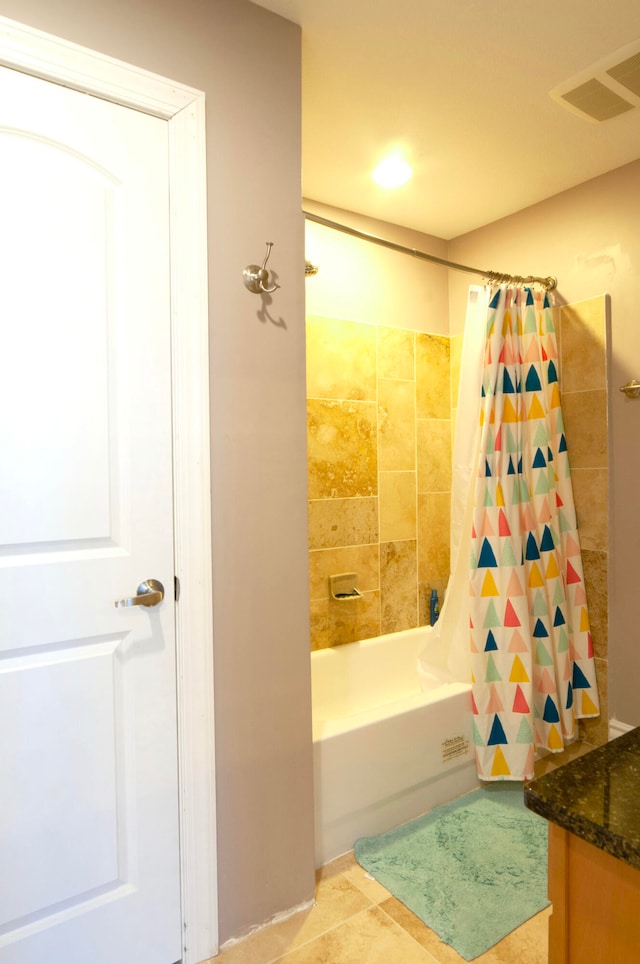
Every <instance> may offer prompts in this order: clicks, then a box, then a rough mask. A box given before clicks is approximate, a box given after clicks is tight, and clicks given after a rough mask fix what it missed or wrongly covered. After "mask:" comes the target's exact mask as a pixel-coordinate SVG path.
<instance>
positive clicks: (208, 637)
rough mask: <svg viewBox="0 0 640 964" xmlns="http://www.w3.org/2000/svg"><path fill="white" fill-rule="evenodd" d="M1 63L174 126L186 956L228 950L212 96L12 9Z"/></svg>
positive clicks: (0, 29)
mask: <svg viewBox="0 0 640 964" xmlns="http://www.w3.org/2000/svg"><path fill="white" fill-rule="evenodd" d="M0 65H2V66H4V67H10V68H13V69H15V70H19V71H22V72H23V73H27V74H32V75H33V76H35V77H40V78H41V79H44V80H49V81H52V82H53V83H57V84H62V85H63V86H65V87H71V88H73V89H75V90H79V91H82V92H84V93H88V94H93V95H95V96H97V97H100V98H102V99H104V100H109V101H112V102H113V103H115V104H121V105H123V106H126V107H131V108H134V109H135V110H139V111H142V112H144V113H147V114H151V115H153V116H155V117H160V118H162V119H164V120H166V121H167V123H168V125H169V127H168V130H169V185H170V253H171V269H170V275H171V356H172V408H173V425H172V441H173V468H174V497H173V498H174V543H175V572H176V574H177V576H178V578H179V580H180V599H179V602H178V604H177V605H176V607H175V611H176V672H177V681H176V687H177V710H178V789H179V810H180V878H181V899H182V927H183V956H182V962H183V964H197V962H199V961H203V960H205V959H207V958H209V957H212V956H213V955H215V954H216V953H217V951H218V899H217V896H218V895H217V846H216V820H215V751H214V715H213V643H212V639H213V612H212V609H213V604H212V579H211V486H210V460H209V457H210V434H209V348H208V298H207V295H208V290H207V209H206V142H205V113H204V101H205V97H204V93H203V92H202V91H199V90H195V89H194V88H191V87H186V86H184V85H182V84H177V83H174V82H173V81H171V80H168V79H167V78H164V77H160V76H159V75H157V74H153V73H150V72H148V71H146V70H143V69H141V68H139V67H135V66H132V65H130V64H126V63H124V62H122V61H119V60H114V59H113V58H111V57H107V56H105V55H104V54H101V53H98V52H96V51H93V50H90V49H88V48H86V47H81V46H78V45H77V44H74V43H71V42H70V41H67V40H63V39H61V38H58V37H54V36H52V35H51V34H47V33H43V32H42V31H39V30H36V29H34V28H31V27H28V26H25V25H24V24H20V23H17V22H16V21H13V20H8V19H6V18H4V17H0Z"/></svg>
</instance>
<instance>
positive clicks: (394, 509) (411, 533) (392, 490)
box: [378, 472, 416, 542]
mask: <svg viewBox="0 0 640 964" xmlns="http://www.w3.org/2000/svg"><path fill="white" fill-rule="evenodd" d="M378 491H379V501H380V542H392V541H394V540H399V539H415V537H416V473H415V472H380V475H379V478H378Z"/></svg>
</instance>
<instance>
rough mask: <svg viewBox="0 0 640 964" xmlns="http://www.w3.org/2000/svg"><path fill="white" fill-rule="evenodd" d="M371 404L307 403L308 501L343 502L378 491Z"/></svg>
mask: <svg viewBox="0 0 640 964" xmlns="http://www.w3.org/2000/svg"><path fill="white" fill-rule="evenodd" d="M376 426H377V414H376V406H375V404H374V403H373V402H330V401H321V400H320V401H319V400H317V399H309V401H308V402H307V446H308V463H309V498H310V499H344V498H353V497H355V496H372V495H376V494H377V491H378V458H377V446H376Z"/></svg>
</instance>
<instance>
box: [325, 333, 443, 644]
mask: <svg viewBox="0 0 640 964" xmlns="http://www.w3.org/2000/svg"><path fill="white" fill-rule="evenodd" d="M450 357H451V350H450V339H449V338H447V337H443V336H441V335H428V334H424V333H421V332H414V331H407V330H404V329H399V328H386V327H376V326H374V325H368V324H363V323H360V322H354V321H341V320H339V319H335V318H318V317H310V318H308V319H307V419H308V423H307V424H308V452H309V499H310V502H309V547H310V553H309V572H310V590H311V627H312V628H311V647H312V649H323V648H326V647H328V646H336V645H340V644H342V643H348V642H353V641H354V640H358V639H368V638H370V637H372V636H378V635H380V634H383V633H389V632H397V631H398V630H402V629H410V628H413V627H415V626H417V625H419V624H420V623H425V622H428V596H429V592H430V589H431V588H432V587H435V588H437V589H438V592H439V595H440V596H442V592H443V590H444V587H445V585H446V580H447V577H448V572H449V502H450V490H451V399H450V384H451V361H450ZM341 572H356V573H358V589H359V590H360V591H361V592H362V599H358V600H349V601H348V602H337V601H335V600H333V599H332V598H331V597H330V594H329V576H330V575H332V574H335V573H341Z"/></svg>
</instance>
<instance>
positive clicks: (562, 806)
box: [524, 727, 640, 870]
mask: <svg viewBox="0 0 640 964" xmlns="http://www.w3.org/2000/svg"><path fill="white" fill-rule="evenodd" d="M524 801H525V804H526V805H527V807H528V808H529V809H530V810H533V811H534V813H538V814H540V816H541V817H546V819H547V820H551V821H552V822H553V823H555V824H557V825H558V826H559V827H562V828H563V829H564V830H569V831H570V832H571V833H574V834H576V836H578V837H581V838H582V839H583V840H586V841H587V842H588V843H591V844H593V845H594V846H596V847H599V848H600V850H604V851H605V852H606V853H608V854H611V855H612V856H614V857H618V858H619V859H620V860H624V861H625V862H626V863H628V864H630V865H631V866H632V867H635V868H636V869H638V870H640V727H638V728H637V729H635V730H631V731H630V732H629V733H625V734H624V736H619V737H618V738H617V739H615V740H612V741H611V742H610V743H606V744H605V745H604V746H600V747H598V748H597V749H595V750H591V751H590V752H589V753H585V754H583V756H580V757H577V758H576V759H575V760H572V761H571V762H570V763H566V764H565V765H564V766H561V767H558V769H557V770H553V771H552V772H551V773H546V774H545V775H544V776H541V777H537V778H536V779H535V780H531V781H529V782H528V783H525V787H524Z"/></svg>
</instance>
